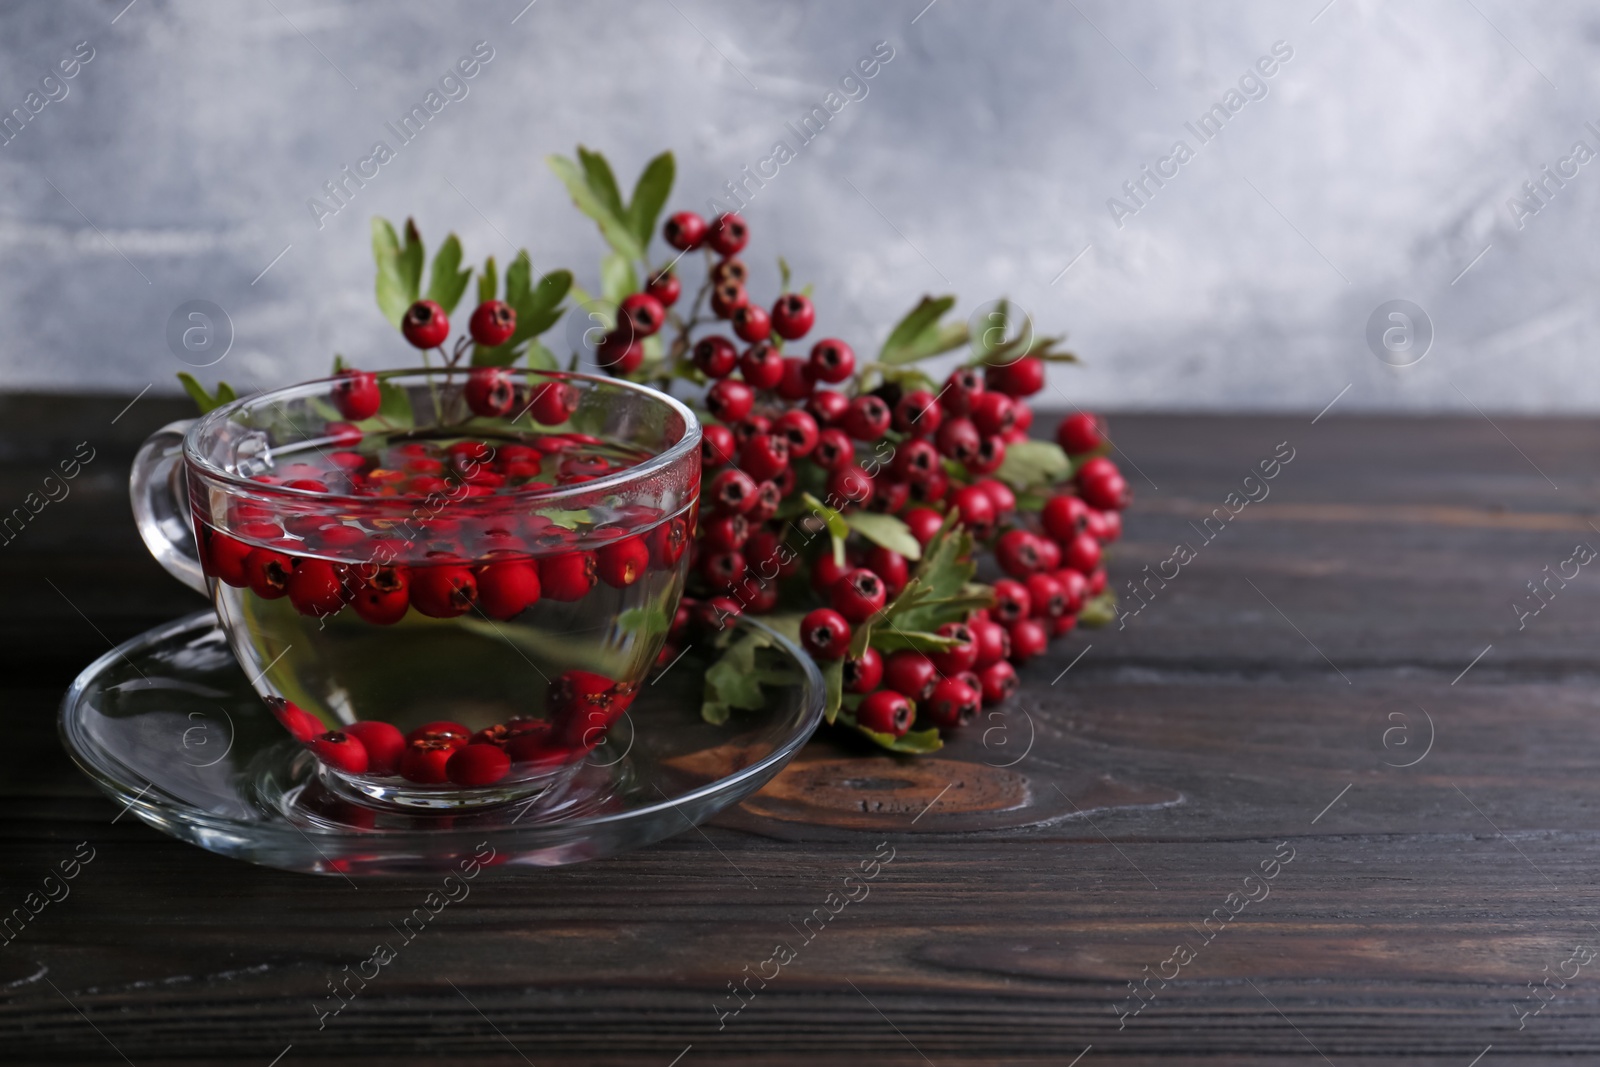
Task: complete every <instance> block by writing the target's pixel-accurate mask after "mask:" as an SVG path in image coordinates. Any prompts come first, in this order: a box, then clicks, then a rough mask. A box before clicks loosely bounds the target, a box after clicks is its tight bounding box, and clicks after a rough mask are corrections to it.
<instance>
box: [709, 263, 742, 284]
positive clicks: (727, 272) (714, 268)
mask: <svg viewBox="0 0 1600 1067" xmlns="http://www.w3.org/2000/svg"><path fill="white" fill-rule="evenodd" d="M723 282H738V283H739V284H740V285H749V284H750V270H749V268H748V267H746V266H745V265H744V260H742V259H739V258H738V257H736V256H729V257H727V258H726V259H719V260H717V262H715V263H713V264H712V265H711V284H712V285H721V284H722V283H723Z"/></svg>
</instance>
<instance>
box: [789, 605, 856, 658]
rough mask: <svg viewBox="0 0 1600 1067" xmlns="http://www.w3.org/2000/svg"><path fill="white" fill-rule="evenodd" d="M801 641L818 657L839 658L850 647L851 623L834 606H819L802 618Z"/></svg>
mask: <svg viewBox="0 0 1600 1067" xmlns="http://www.w3.org/2000/svg"><path fill="white" fill-rule="evenodd" d="M800 643H801V644H802V645H804V646H805V649H806V651H807V652H809V653H811V654H812V655H813V656H815V657H816V658H817V659H822V660H830V659H838V658H839V657H841V656H843V655H844V654H845V651H846V650H847V649H848V648H849V647H850V624H849V623H848V622H847V621H845V617H844V616H843V615H841V614H839V613H838V612H837V611H834V610H833V609H832V608H818V609H816V610H815V611H813V612H811V613H810V614H809V615H807V616H806V617H805V618H804V619H801V620H800Z"/></svg>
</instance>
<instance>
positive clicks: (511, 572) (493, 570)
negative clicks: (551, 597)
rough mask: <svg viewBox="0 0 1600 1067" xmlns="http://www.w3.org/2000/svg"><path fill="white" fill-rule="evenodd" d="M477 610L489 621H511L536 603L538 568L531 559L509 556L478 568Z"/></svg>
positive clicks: (476, 572)
mask: <svg viewBox="0 0 1600 1067" xmlns="http://www.w3.org/2000/svg"><path fill="white" fill-rule="evenodd" d="M473 576H474V577H475V578H476V579H477V581H478V607H479V608H481V609H482V610H483V613H484V614H485V615H487V616H489V618H491V619H499V620H501V621H502V622H503V621H505V620H508V619H514V618H516V617H517V616H518V615H520V614H522V613H523V612H524V611H526V610H527V609H528V608H529V607H530V606H532V605H533V604H535V603H537V602H538V600H539V568H538V565H537V564H535V563H534V562H533V561H532V560H530V559H525V558H518V557H515V556H513V557H510V558H504V559H498V560H495V561H494V562H491V563H486V564H484V565H483V566H481V567H478V568H477V569H476V570H475V571H474V572H473Z"/></svg>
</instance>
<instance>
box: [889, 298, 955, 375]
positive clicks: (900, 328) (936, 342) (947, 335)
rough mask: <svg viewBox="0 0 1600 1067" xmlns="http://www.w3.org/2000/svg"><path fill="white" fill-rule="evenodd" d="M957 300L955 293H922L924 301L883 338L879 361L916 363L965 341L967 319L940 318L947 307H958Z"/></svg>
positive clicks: (894, 363)
mask: <svg viewBox="0 0 1600 1067" xmlns="http://www.w3.org/2000/svg"><path fill="white" fill-rule="evenodd" d="M955 304H956V298H955V297H953V296H941V297H938V298H935V297H931V296H925V297H923V298H922V300H921V302H920V303H918V304H917V306H916V307H914V308H912V309H911V310H910V311H909V312H908V313H907V314H906V317H905V318H903V319H901V320H900V321H899V322H898V323H896V324H895V328H894V329H893V330H890V331H889V336H888V338H887V339H886V340H885V341H884V342H883V348H882V349H881V350H880V351H879V352H878V362H879V363H888V364H890V365H898V364H901V363H915V362H916V361H917V360H919V359H927V358H928V357H929V356H936V355H938V354H939V353H941V352H949V351H950V350H951V349H955V348H960V347H961V346H962V345H965V344H966V343H967V324H966V323H964V322H947V323H941V322H940V321H939V320H940V319H941V318H943V317H944V314H945V313H946V312H947V311H949V310H950V309H951V308H953V307H955Z"/></svg>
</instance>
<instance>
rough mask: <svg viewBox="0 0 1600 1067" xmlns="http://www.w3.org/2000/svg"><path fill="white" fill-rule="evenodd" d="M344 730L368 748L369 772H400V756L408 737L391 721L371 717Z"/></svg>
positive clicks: (402, 753) (385, 774) (382, 774)
mask: <svg viewBox="0 0 1600 1067" xmlns="http://www.w3.org/2000/svg"><path fill="white" fill-rule="evenodd" d="M344 732H345V733H347V734H349V735H350V736H351V737H354V738H355V739H356V740H357V741H360V742H361V747H362V748H364V749H366V750H367V773H368V774H375V775H378V776H380V777H385V778H386V777H388V776H390V775H393V774H398V773H400V757H401V756H403V755H404V754H405V751H406V738H405V735H404V734H402V733H401V732H400V731H399V730H398V729H396V728H395V727H394V725H393V724H391V723H386V722H379V721H377V720H375V719H369V720H366V721H363V722H353V723H351V724H350V725H349V726H346V727H345V728H344Z"/></svg>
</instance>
